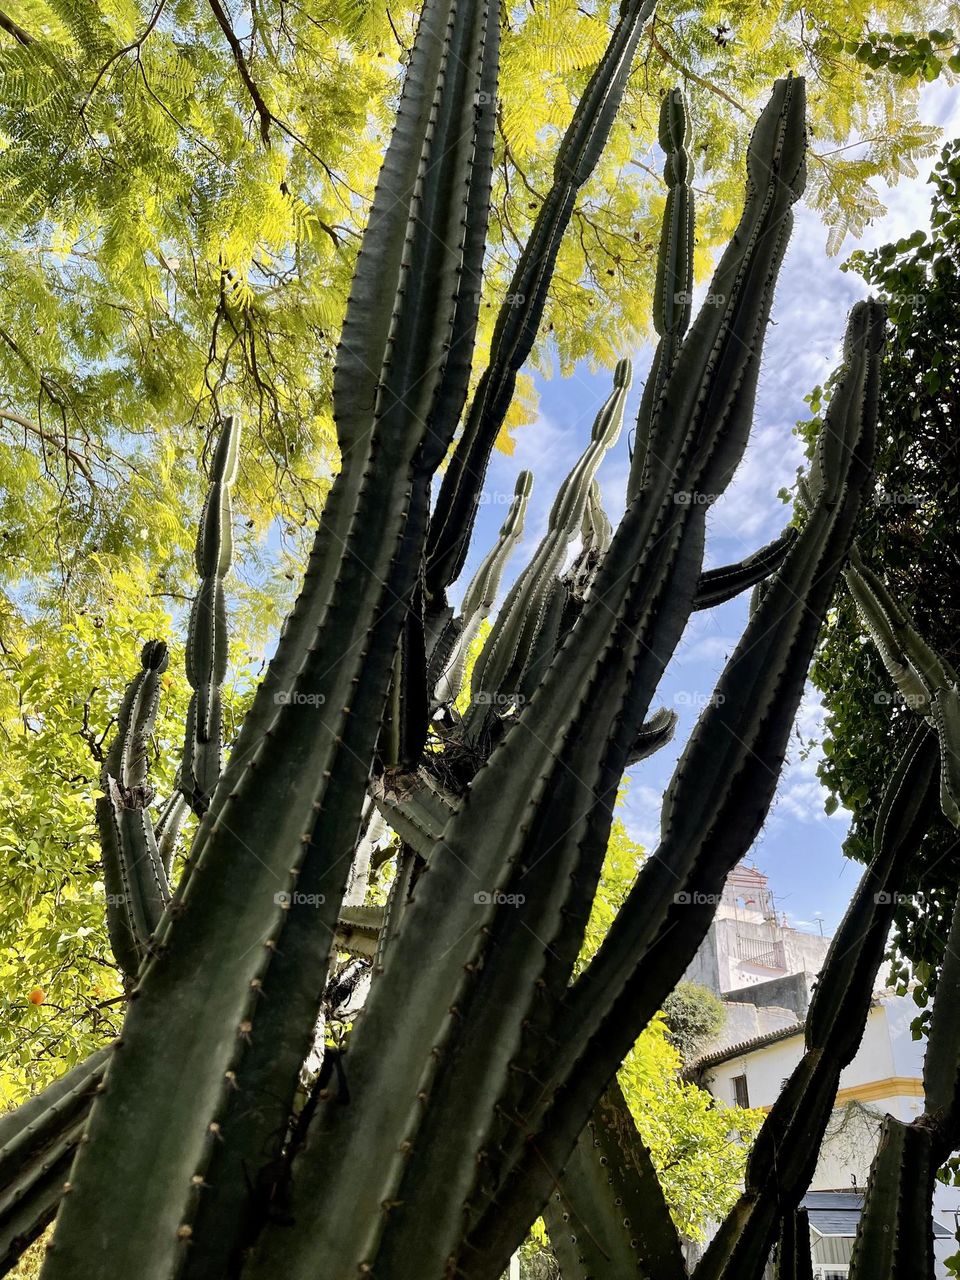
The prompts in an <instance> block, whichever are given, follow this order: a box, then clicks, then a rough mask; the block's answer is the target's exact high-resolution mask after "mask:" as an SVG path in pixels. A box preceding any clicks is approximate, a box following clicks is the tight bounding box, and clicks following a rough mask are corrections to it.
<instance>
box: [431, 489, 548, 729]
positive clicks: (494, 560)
mask: <svg viewBox="0 0 960 1280" xmlns="http://www.w3.org/2000/svg"><path fill="white" fill-rule="evenodd" d="M532 488H533V476H532V474H531V473H530V472H529V471H521V472H520V474H519V476H518V477H517V483H516V489H515V491H514V495H513V501H512V502H511V503H510V510H509V511H508V512H507V517H506V519H505V520H504V522H503V524H502V526H501V528H500V534H499V537H498V538H497V541H496V542H495V543H494V545H493V546H492V547H491V549H490V551H489V553H488V554H487V555H486V556H485V557H484V559H483V561H482V563H481V564H480V567H479V568H478V569H477V572H476V573H475V574H474V576H473V578H472V579H471V581H470V585H469V586H468V587H467V590H466V592H465V593H464V597H463V604H462V606H461V609H460V621H459V630H458V634H457V638H456V641H455V642H454V644H453V647H452V649H451V650H450V652H449V654H448V655H446V665H445V667H444V670H443V673H442V675H441V676H440V678H439V680H438V681H437V682H436V688H435V699H436V702H437V703H441V704H442V703H445V702H453V701H454V700H455V699H456V697H457V695H458V694H459V692H460V688H461V686H462V684H463V677H464V673H465V669H466V662H467V657H468V655H469V653H470V648H471V646H472V645H473V642H474V641H475V640H476V638H477V636H478V635H479V634H480V628H481V627H482V626H483V623H484V622H485V621H486V619H487V617H488V616H489V614H490V610H491V609H492V608H493V606H494V602H495V601H496V598H497V592H498V591H499V589H500V580H501V578H502V577H503V571H504V569H505V568H506V564H507V560H508V558H509V556H510V553H511V551H513V549H514V547H515V546H516V544H517V543H518V542H519V541H520V539H521V538H522V536H523V524H524V519H525V517H526V513H527V502H528V500H529V498H530V491H531V490H532Z"/></svg>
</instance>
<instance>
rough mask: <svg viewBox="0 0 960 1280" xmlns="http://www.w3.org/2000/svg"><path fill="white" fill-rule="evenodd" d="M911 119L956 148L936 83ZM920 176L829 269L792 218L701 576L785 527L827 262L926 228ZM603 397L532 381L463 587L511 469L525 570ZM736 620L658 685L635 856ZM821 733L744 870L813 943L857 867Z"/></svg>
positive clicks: (501, 459)
mask: <svg viewBox="0 0 960 1280" xmlns="http://www.w3.org/2000/svg"><path fill="white" fill-rule="evenodd" d="M921 117H922V119H923V120H924V121H925V122H927V123H931V124H938V125H940V126H941V127H942V128H943V130H944V138H945V139H946V138H948V137H953V136H956V135H957V134H958V133H960V101H958V96H957V94H956V93H955V92H953V91H951V89H950V88H949V87H948V86H946V85H943V84H940V83H937V84H934V85H930V86H928V87H927V88H926V89H925V90H924V93H923V98H922V110H921ZM931 168H932V161H930V162H925V163H924V164H923V165H922V166H921V169H920V175H919V177H918V178H917V179H913V180H909V181H907V180H901V182H900V184H899V185H898V186H897V187H894V188H887V189H882V190H880V191H879V194H880V195H881V198H882V199H883V202H884V203H885V204H886V205H887V206H888V212H887V214H886V215H885V216H884V217H883V218H881V219H878V220H877V221H876V222H875V223H874V224H873V225H872V226H871V227H870V228H869V229H868V231H867V234H866V235H865V236H864V237H863V239H862V240H860V241H859V242H854V241H852V240H850V239H849V238H848V240H847V241H846V243H845V244H844V246H843V249H842V250H841V253H840V255H839V256H838V257H836V258H828V257H827V256H826V251H825V244H826V229H825V228H824V227H823V225H822V223H821V222H820V219H819V217H818V215H817V214H816V213H815V212H814V211H813V210H811V209H808V208H806V207H802V206H801V207H800V208H799V209H798V211H797V219H796V226H795V230H794V233H793V237H792V240H791V243H790V248H789V250H788V253H787V258H786V261H785V263H784V266H783V269H782V272H781V276H780V284H779V287H778V290H777V296H776V299H775V302H774V308H773V323H772V325H771V326H770V329H769V331H768V335H767V341H766V347H765V351H764V358H763V365H762V372H761V378H760V387H759V393H758V398H757V410H756V415H755V425H754V431H753V435H752V437H751V443H750V445H749V448H748V450H747V454H746V457H745V459H744V462H743V464H742V466H741V468H740V470H739V472H738V473H737V475H736V477H735V479H734V481H733V483H732V485H731V486H730V488H729V490H728V492H727V493H726V494H725V495H724V497H723V498H722V499H721V500H720V501H719V502H718V503H717V504H716V506H715V507H714V508H713V509H712V510H711V512H710V519H709V526H708V530H709V533H708V546H707V564H708V566H709V565H714V564H723V563H725V562H729V561H732V560H738V559H740V558H741V557H742V556H744V555H748V554H750V552H752V551H754V550H756V548H758V547H759V546H761V545H762V544H763V543H765V542H767V541H769V540H770V539H771V538H772V537H775V536H776V534H777V533H779V531H780V530H781V529H782V527H783V525H784V523H785V522H786V519H787V518H788V510H787V508H785V507H784V506H783V504H782V503H781V502H780V500H779V499H778V498H777V491H778V490H779V489H780V488H781V487H783V486H785V485H790V484H791V483H792V481H793V479H794V476H795V474H796V469H797V467H798V466H799V465H800V464H801V461H802V452H801V448H800V445H799V442H798V441H797V440H796V439H795V437H794V436H793V427H794V424H795V423H796V421H797V419H798V418H803V417H806V416H809V415H808V413H807V411H806V406H805V404H804V402H803V397H804V396H805V395H806V394H807V393H808V392H809V391H810V390H811V388H812V387H814V386H815V385H816V384H817V383H820V382H823V380H824V379H825V378H826V377H827V375H828V374H829V373H830V371H831V369H833V367H834V366H835V364H836V363H837V360H838V355H839V350H840V342H841V339H842V335H843V329H844V323H845V317H846V312H847V310H848V309H849V307H850V305H851V304H852V303H853V302H854V301H855V299H856V298H857V297H860V296H863V294H864V293H865V292H866V290H865V288H864V285H863V282H862V281H861V280H860V279H859V277H857V276H856V275H854V274H853V273H850V274H844V273H842V272H841V271H840V264H841V262H843V260H844V258H845V257H846V256H847V255H848V254H849V253H850V251H851V250H852V249H854V248H856V247H858V246H865V247H870V246H873V245H879V244H884V243H886V242H887V241H889V240H892V239H896V238H898V237H899V236H902V235H906V234H909V233H910V232H911V231H913V230H915V229H916V228H917V227H924V228H926V227H927V225H928V213H929V188H928V187H927V186H926V178H927V176H928V174H929V171H930V169H931ZM701 292H703V290H701ZM624 354H625V355H630V356H632V357H633V361H634V385H633V389H632V391H631V394H630V401H629V404H628V408H627V417H626V420H625V430H624V432H623V434H622V436H621V439H620V441H619V443H618V444H617V445H616V446H615V448H614V449H612V450H611V451H610V453H609V454H608V455H607V457H606V459H605V461H604V463H603V466H602V468H601V471H600V475H599V479H600V482H601V485H602V488H603V493H604V502H605V506H606V509H607V512H608V514H609V515H610V516H611V518H613V519H614V521H616V518H617V516H618V514H619V513H620V512H621V511H622V510H623V496H624V489H625V484H626V478H627V470H628V455H627V443H626V439H627V430H626V427H627V426H629V425H630V424H631V423H632V421H633V419H634V418H635V416H636V408H637V404H638V403H639V396H640V389H641V388H642V385H643V380H644V377H645V376H646V371H647V368H648V366H649V363H650V358H651V349H650V348H649V347H648V346H645V347H643V348H641V349H640V350H638V351H626V352H624ZM610 385H611V376H610V374H609V373H606V372H602V373H599V374H592V373H591V372H590V371H589V369H588V368H587V366H586V364H584V365H582V366H581V367H580V368H578V369H577V370H576V371H575V373H574V376H573V377H571V378H567V379H560V378H555V379H552V380H544V379H541V378H539V377H538V378H537V390H538V392H539V396H540V405H539V416H538V420H537V421H536V422H535V423H533V424H532V425H530V426H528V427H524V428H523V429H521V430H520V431H518V432H517V447H516V451H515V453H514V454H513V456H512V457H506V456H505V455H502V454H497V455H496V456H495V457H494V459H493V460H492V462H491V466H490V470H489V473H488V476H487V485H486V496H487V498H488V501H487V503H486V505H485V506H484V507H483V508H482V510H481V514H480V519H479V521H478V526H477V533H476V536H475V538H474V543H473V548H472V551H471V556H470V560H469V561H468V564H467V568H466V571H465V573H464V575H463V577H462V578H461V582H462V583H465V582H466V581H468V580H469V575H470V573H471V572H472V570H473V568H474V567H475V566H476V564H477V563H479V561H480V559H481V558H482V557H483V555H484V554H485V552H486V550H487V548H488V547H489V545H490V543H491V541H492V540H493V538H494V537H495V535H496V530H497V528H498V527H499V524H500V521H501V519H502V516H503V513H504V509H505V508H504V505H503V503H504V501H506V500H508V497H509V495H510V494H512V491H513V485H514V481H515V479H516V475H517V472H518V471H519V470H520V469H521V468H522V467H528V468H529V469H530V470H532V471H533V473H534V477H535V480H534V491H533V495H532V497H531V504H530V509H529V515H528V519H527V524H526V530H525V534H524V539H523V542H522V544H521V546H520V547H519V549H518V550H517V551H516V552H515V554H514V558H513V560H512V562H511V565H510V568H509V571H508V574H507V580H506V584H505V585H509V581H510V578H511V576H512V575H513V574H516V573H517V572H518V571H519V570H520V569H521V568H522V567H523V565H524V564H525V563H526V561H527V559H528V558H529V555H530V553H531V551H532V550H533V547H534V546H535V545H536V543H537V541H538V540H539V538H540V536H541V535H542V533H543V530H544V526H545V522H546V516H547V512H548V509H549V505H550V502H551V500H552V498H553V495H554V494H555V492H556V488H557V485H558V483H559V482H560V480H562V479H563V477H564V476H565V475H566V473H567V471H568V470H569V468H570V466H571V465H572V463H573V462H574V460H575V459H576V458H577V456H578V455H579V454H580V452H581V450H582V449H583V447H584V444H585V442H586V440H587V439H588V438H589V430H590V426H591V423H592V421H593V418H594V415H595V414H596V412H597V409H598V408H599V407H600V405H601V404H602V402H603V401H604V399H605V398H606V396H607V395H608V394H609V389H610ZM746 612H747V601H746V598H743V599H738V600H734V601H731V602H729V603H728V604H726V605H723V606H721V607H720V608H717V609H713V610H709V611H706V612H704V613H700V614H696V615H695V616H694V617H693V619H692V620H691V622H690V625H689V626H688V628H687V631H686V633H685V635H684V637H683V640H682V642H681V645H680V647H679V649H678V652H677V654H676V656H675V658H674V660H673V662H672V663H671V665H670V667H669V668H668V670H667V672H666V674H665V676H664V680H663V682H662V684H661V688H660V691H659V695H658V698H657V700H656V703H655V705H667V706H672V707H673V708H674V709H675V710H676V711H677V712H678V714H679V717H680V723H679V726H678V730H677V735H676V737H675V739H674V742H673V743H672V744H671V745H670V746H669V747H667V748H665V749H664V750H663V751H661V752H659V753H658V754H657V755H655V756H653V757H652V758H651V759H649V760H647V761H644V762H643V763H642V764H640V765H638V766H636V767H635V768H633V769H631V770H630V775H631V781H630V787H629V791H628V796H627V803H626V809H625V812H624V815H623V816H624V818H625V820H626V822H627V825H628V828H629V830H630V833H631V835H632V836H633V837H634V838H635V839H638V840H640V841H642V842H643V843H644V844H645V845H646V846H647V847H648V848H653V847H654V845H655V843H656V832H657V828H658V819H659V806H660V796H661V794H662V792H663V789H664V787H665V785H666V783H667V781H668V779H669V777H670V774H671V772H672V770H673V767H674V764H675V763H676V759H677V756H678V754H679V752H680V749H681V747H682V745H683V742H684V741H685V740H686V737H687V735H688V734H689V732H690V729H691V728H692V726H693V723H694V721H695V719H696V715H697V703H698V701H699V700H700V699H701V698H706V697H708V696H709V694H710V691H711V690H712V688H713V686H714V684H715V682H716V679H717V676H718V675H719V673H720V671H721V669H722V667H723V665H724V662H725V660H726V658H727V656H728V655H729V654H730V652H731V650H732V649H733V647H734V645H735V644H736V641H737V638H738V637H739V635H740V632H741V630H742V628H743V625H744V623H745V620H746ZM820 722H821V712H820V708H819V705H818V702H817V699H816V697H815V695H814V694H813V691H812V690H811V691H808V695H807V696H806V697H805V699H804V703H803V705H802V706H801V709H800V713H799V716H798V720H797V729H798V731H799V738H798V737H797V736H796V735H795V736H794V739H793V741H792V745H791V749H790V752H789V755H788V760H787V764H786V767H785V769H784V772H783V776H782V777H781V780H780V785H779V788H778V791H777V798H776V800H775V802H774V805H773V808H772V810H771V813H770V815H769V817H768V819H767V822H766V825H765V827H764V829H763V831H762V832H761V835H760V837H759V839H758V840H757V842H756V844H755V846H754V849H753V853H752V859H753V860H754V861H755V862H756V865H757V866H759V867H760V869H761V870H763V871H764V872H766V873H767V875H768V876H769V877H770V881H771V886H772V888H773V891H774V894H775V897H776V901H777V906H778V909H779V910H781V911H783V912H785V913H786V914H787V917H788V919H789V922H790V923H791V924H795V925H796V926H797V927H799V928H802V929H808V930H811V931H815V930H817V929H818V928H819V927H820V925H819V920H822V923H823V929H824V932H826V933H830V932H832V931H833V929H834V928H835V927H836V925H837V924H838V923H839V920H840V917H841V916H842V914H843V911H844V909H845V907H846V904H847V901H848V899H849V897H850V894H851V893H852V891H853V888H854V885H855V883H856V878H857V868H856V867H855V866H854V865H852V864H850V863H848V862H847V861H846V860H845V859H844V858H843V856H842V852H841V844H842V841H843V837H844V834H845V832H846V828H847V820H846V815H845V813H844V811H843V810H840V811H839V812H837V813H836V814H835V815H834V816H833V817H830V818H828V817H827V816H826V814H825V813H824V811H823V801H824V795H823V793H822V791H821V788H820V785H819V782H818V781H817V777H816V759H817V753H816V752H813V753H808V754H807V758H806V759H804V758H803V753H802V752H801V750H800V738H803V739H810V738H815V737H817V736H818V733H819V727H820Z"/></svg>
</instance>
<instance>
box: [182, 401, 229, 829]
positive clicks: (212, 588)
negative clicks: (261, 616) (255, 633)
mask: <svg viewBox="0 0 960 1280" xmlns="http://www.w3.org/2000/svg"><path fill="white" fill-rule="evenodd" d="M239 458H240V419H239V418H237V417H231V418H227V420H226V421H225V422H224V424H223V428H222V430H221V432H220V438H219V440H218V441H217V447H216V450H215V451H214V455H213V463H212V465H211V468H210V488H209V490H208V492H207V500H206V502H205V504H204V508H203V516H202V517H201V520H200V531H199V533H198V535H197V548H196V565H197V573H198V574H199V575H200V589H199V591H198V592H197V595H196V598H195V599H194V602H193V607H192V608H191V610H190V627H189V630H188V632H187V648H186V658H187V679H188V680H189V681H190V687H191V689H192V690H193V696H192V697H191V699H190V705H189V707H188V709H187V731H186V736H185V739H184V744H183V765H182V767H181V770H180V788H181V790H182V792H183V794H184V796H185V797H186V799H187V800H188V802H189V803H190V805H191V807H192V808H193V810H194V812H195V813H197V814H198V815H199V816H200V817H203V815H204V813H206V811H207V808H208V807H209V804H210V797H211V796H212V795H213V792H214V788H215V787H216V785H217V782H218V780H219V778H220V764H221V753H222V745H223V744H222V741H221V736H222V720H223V715H222V711H221V707H220V686H221V685H222V684H223V680H224V677H225V676H226V674H227V650H228V637H227V608H226V604H225V602H224V595H223V580H224V578H225V577H226V574H227V571H228V570H229V568H230V562H231V560H232V559H233V506H232V503H231V489H232V487H233V483H234V481H235V480H236V476H237V467H238V463H239Z"/></svg>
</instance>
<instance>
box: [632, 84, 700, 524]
mask: <svg viewBox="0 0 960 1280" xmlns="http://www.w3.org/2000/svg"><path fill="white" fill-rule="evenodd" d="M659 133H660V146H661V149H662V150H663V154H664V164H663V177H664V181H665V182H666V184H667V205H666V209H665V210H664V215H663V228H662V230H661V232H660V248H659V252H658V254H657V277H656V283H655V285H654V292H653V311H652V318H653V327H654V329H655V330H656V332H657V333H658V334H659V336H660V341H659V342H658V343H657V346H656V349H655V351H654V353H653V363H652V364H651V366H650V373H649V375H648V377H647V381H646V383H645V384H644V388H643V399H642V400H641V402H640V412H639V414H638V415H637V427H636V431H635V432H634V438H633V456H632V457H631V460H630V478H629V480H628V482H627V501H628V502H632V501H633V500H634V499H635V498H636V496H637V494H638V493H639V492H640V490H641V489H642V488H643V485H644V475H645V467H646V460H647V448H648V446H649V443H650V424H651V422H652V421H653V414H654V410H655V409H656V406H657V402H658V401H659V399H660V396H661V395H662V393H663V388H664V385H665V383H666V380H667V376H668V375H669V373H670V370H671V369H672V368H673V362H674V360H675V359H676V358H677V352H678V350H679V347H680V342H681V341H682V339H683V335H684V334H685V333H686V331H687V326H688V324H689V323H690V311H691V302H692V293H693V246H694V202H693V186H692V184H693V160H692V159H691V156H690V151H689V146H690V121H689V119H688V117H687V111H686V106H685V104H684V101H683V93H682V91H681V90H680V89H671V90H670V92H669V93H668V94H667V95H666V97H665V98H664V100H663V103H662V104H661V107H660V131H659Z"/></svg>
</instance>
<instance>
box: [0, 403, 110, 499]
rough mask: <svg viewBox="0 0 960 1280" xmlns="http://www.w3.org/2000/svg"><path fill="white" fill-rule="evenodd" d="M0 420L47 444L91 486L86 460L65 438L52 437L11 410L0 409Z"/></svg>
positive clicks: (91, 478) (37, 425) (36, 424)
mask: <svg viewBox="0 0 960 1280" xmlns="http://www.w3.org/2000/svg"><path fill="white" fill-rule="evenodd" d="M0 419H2V420H3V421H5V422H13V423H15V424H16V425H17V426H18V427H22V428H23V430H24V431H29V432H30V434H31V435H34V436H36V437H37V439H38V440H42V441H43V442H44V444H48V445H49V446H50V447H51V449H55V450H56V451H57V452H58V453H62V454H63V456H64V457H65V458H66V459H68V460H69V461H70V462H72V463H73V465H74V466H75V467H76V468H77V470H78V471H79V472H80V474H81V475H82V476H83V478H84V479H85V480H86V481H87V482H88V483H89V484H93V474H92V473H91V471H90V466H89V464H88V463H87V460H86V458H85V457H84V456H83V454H81V453H78V452H77V450H76V449H74V448H73V446H72V445H71V444H70V443H69V441H68V440H67V439H66V437H64V438H63V439H61V438H60V437H59V436H55V435H52V434H51V433H50V432H49V431H46V430H45V429H44V428H43V427H41V426H40V425H39V424H38V423H36V422H31V421H30V419H29V418H24V417H22V416H21V415H20V414H19V413H14V412H13V410H11V409H0Z"/></svg>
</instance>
